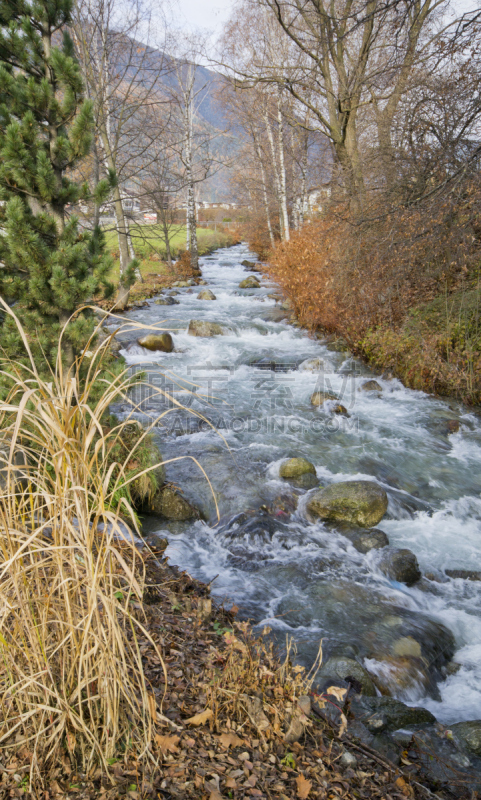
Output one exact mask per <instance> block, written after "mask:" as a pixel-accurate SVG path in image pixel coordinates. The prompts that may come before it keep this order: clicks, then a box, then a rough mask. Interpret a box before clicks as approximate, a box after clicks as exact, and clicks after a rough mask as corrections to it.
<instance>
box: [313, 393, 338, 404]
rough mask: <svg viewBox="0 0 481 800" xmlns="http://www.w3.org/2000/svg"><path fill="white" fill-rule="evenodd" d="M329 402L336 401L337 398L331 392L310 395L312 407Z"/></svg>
mask: <svg viewBox="0 0 481 800" xmlns="http://www.w3.org/2000/svg"><path fill="white" fill-rule="evenodd" d="M330 400H338V398H337V397H336V395H335V394H332V392H314V394H312V395H311V405H313V406H322V405H324V403H326V402H328V401H330Z"/></svg>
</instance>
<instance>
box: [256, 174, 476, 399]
mask: <svg viewBox="0 0 481 800" xmlns="http://www.w3.org/2000/svg"><path fill="white" fill-rule="evenodd" d="M479 219H481V186H480V185H479V181H478V183H477V184H476V183H474V182H473V183H471V185H469V186H464V187H463V189H462V191H461V190H460V191H459V192H458V193H456V194H455V193H454V192H453V193H450V194H448V195H447V196H445V197H442V198H441V199H437V200H436V202H432V203H430V204H429V205H418V206H415V207H407V208H401V209H396V210H393V211H392V212H388V213H386V211H385V210H383V209H382V208H377V207H376V206H374V205H373V206H371V208H369V209H368V210H367V211H366V213H365V217H364V219H363V220H361V221H359V220H353V219H352V218H350V217H349V214H348V211H347V208H345V207H342V206H337V207H336V208H333V209H331V210H330V211H329V212H328V213H326V214H325V215H324V216H323V217H322V218H320V219H319V220H317V221H315V222H311V223H309V224H307V225H305V226H304V227H303V228H302V229H301V230H300V231H297V232H295V233H294V234H293V235H292V237H291V240H290V241H289V242H283V243H281V244H279V245H278V246H277V247H276V248H275V250H274V251H273V252H272V253H271V255H270V259H269V273H270V275H271V277H272V278H274V279H275V280H276V281H277V282H278V283H279V284H280V286H281V287H282V289H283V291H284V293H285V294H286V295H287V297H288V298H289V300H290V301H291V303H292V305H293V309H294V311H295V314H296V316H297V318H298V319H299V321H300V322H301V324H302V325H304V326H305V327H307V328H308V329H310V330H315V329H322V330H324V331H326V332H328V333H336V334H339V335H342V336H344V337H345V338H346V339H347V340H348V342H349V343H350V345H351V347H352V348H353V349H354V350H355V351H357V352H361V353H363V354H364V355H366V356H367V357H368V358H369V359H370V360H371V361H372V362H373V363H375V364H376V365H377V366H380V367H385V366H389V367H390V368H392V369H393V370H394V371H395V372H396V373H397V374H400V375H401V376H402V378H403V379H404V380H405V381H406V382H407V383H408V385H411V386H415V387H416V388H423V389H427V390H429V391H437V392H439V393H443V394H446V393H448V394H449V393H453V394H454V393H456V394H458V395H459V396H462V397H463V399H465V400H467V401H468V402H478V401H479V400H478V398H480V399H481V375H480V370H481V360H480V350H481V291H480V276H481V225H480V223H479ZM416 315H417V316H416ZM424 316H426V318H424Z"/></svg>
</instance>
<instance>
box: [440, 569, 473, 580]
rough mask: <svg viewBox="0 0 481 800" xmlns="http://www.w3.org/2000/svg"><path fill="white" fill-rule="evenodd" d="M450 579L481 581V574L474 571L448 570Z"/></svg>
mask: <svg viewBox="0 0 481 800" xmlns="http://www.w3.org/2000/svg"><path fill="white" fill-rule="evenodd" d="M444 571H445V573H446V575H447V576H448V578H462V579H463V580H465V581H481V572H478V571H476V570H474V569H446V570H444Z"/></svg>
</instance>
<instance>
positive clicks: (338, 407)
mask: <svg viewBox="0 0 481 800" xmlns="http://www.w3.org/2000/svg"><path fill="white" fill-rule="evenodd" d="M331 411H332V413H333V414H340V416H342V417H348V416H349V412H348V410H347V408H346V407H345V406H343V405H342V404H341V403H336V404H335V405H333V406H331Z"/></svg>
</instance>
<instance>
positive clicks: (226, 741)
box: [219, 733, 244, 748]
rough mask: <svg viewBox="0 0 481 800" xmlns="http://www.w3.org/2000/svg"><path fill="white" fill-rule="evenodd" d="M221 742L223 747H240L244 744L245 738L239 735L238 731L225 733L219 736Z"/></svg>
mask: <svg viewBox="0 0 481 800" xmlns="http://www.w3.org/2000/svg"><path fill="white" fill-rule="evenodd" d="M219 742H220V744H221V745H222V747H226V748H229V747H240V746H241V745H243V744H244V740H243V739H241V738H240V737H239V736H237V734H236V733H223V734H222V735H221V736H219Z"/></svg>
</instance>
